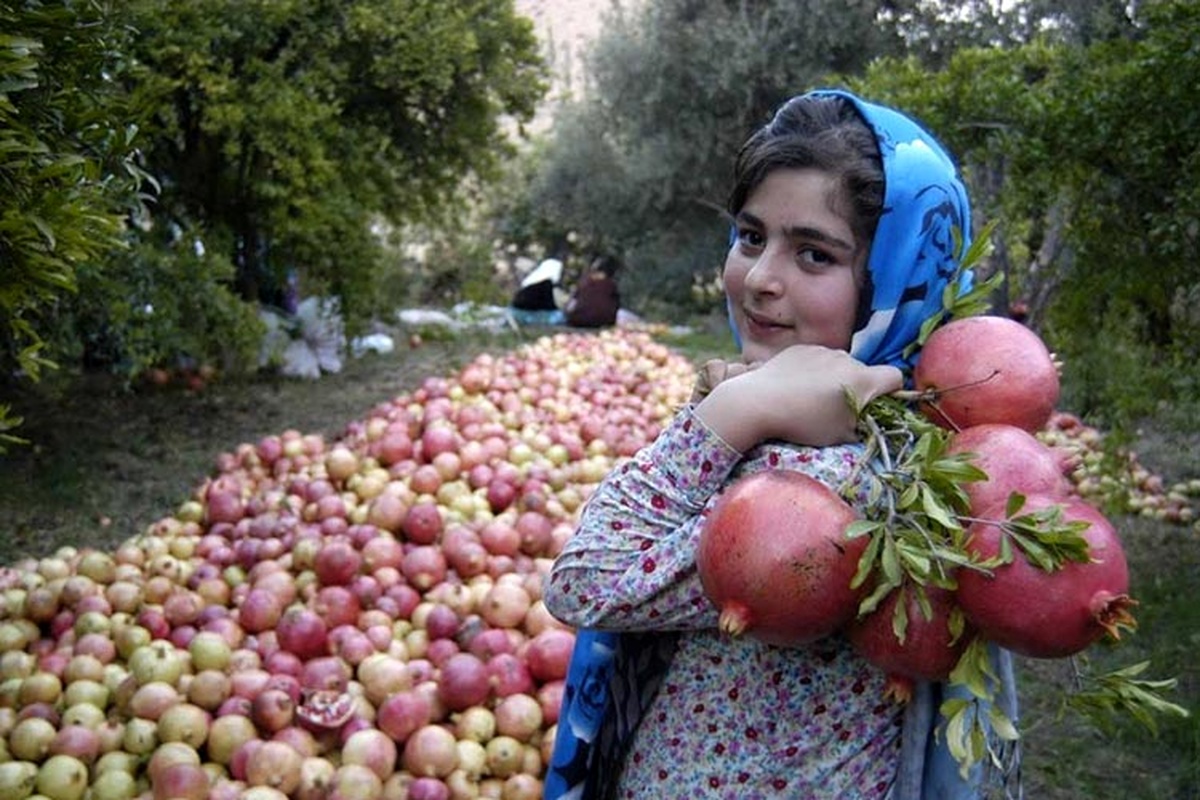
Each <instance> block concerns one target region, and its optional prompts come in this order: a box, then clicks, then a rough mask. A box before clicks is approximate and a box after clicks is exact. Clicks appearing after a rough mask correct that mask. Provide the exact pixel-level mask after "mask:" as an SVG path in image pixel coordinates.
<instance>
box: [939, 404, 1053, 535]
mask: <svg viewBox="0 0 1200 800" xmlns="http://www.w3.org/2000/svg"><path fill="white" fill-rule="evenodd" d="M947 453H951V454H953V453H973V454H974V456H975V457H974V459H973V460H972V463H973V464H974V465H975V466H977V467H979V468H980V469H981V470H983V471H984V472H986V473H987V476H988V477H987V479H986V480H982V481H969V482H967V483H965V484H963V491H965V492H966V494H967V498H968V500H969V502H970V506H971V510H972V511H974V512H976V513H978V512H980V511H983V510H984V509H987V508H990V507H992V506H995V505H998V504H1002V503H1004V502H1006V501H1007V500H1008V497H1009V495H1011V494H1012V493H1013V492H1020V493H1021V494H1023V495H1027V496H1028V495H1032V494H1043V495H1051V496H1054V497H1065V496H1067V495H1068V494H1070V492H1071V482H1070V481H1068V480H1067V478H1066V476H1065V475H1063V474H1062V470H1061V469H1060V466H1059V460H1058V456H1056V455H1055V454H1054V452H1053V451H1052V450H1051V449H1050V448H1049V447H1047V446H1046V445H1044V444H1042V443H1041V442H1040V441H1038V439H1037V437H1035V436H1034V435H1033V434H1031V433H1029V432H1028V431H1025V430H1023V429H1021V428H1018V427H1016V426H1014V425H1005V424H1001V423H991V424H985V425H975V426H973V427H970V428H965V429H963V430H961V431H958V432H957V433H955V434H954V435H953V436H951V437H950V443H949V446H948V447H947Z"/></svg>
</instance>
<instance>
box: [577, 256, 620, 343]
mask: <svg viewBox="0 0 1200 800" xmlns="http://www.w3.org/2000/svg"><path fill="white" fill-rule="evenodd" d="M619 268H620V262H619V261H617V259H615V258H613V257H612V256H600V257H599V258H597V259H596V260H595V261H593V262H592V266H591V269H590V270H588V273H587V274H586V275H584V276H583V278H581V279H580V281H579V285H578V286H576V287H575V292H574V294H572V295H571V299H570V301H568V303H567V307H566V309H565V311H566V318H567V324H568V325H570V326H571V327H574V328H606V327H609V326H611V325H615V324H616V322H617V311H618V309H620V307H621V293H620V291H619V290H618V288H617V279H616V275H617V270H618V269H619Z"/></svg>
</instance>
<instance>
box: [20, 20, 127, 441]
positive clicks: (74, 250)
mask: <svg viewBox="0 0 1200 800" xmlns="http://www.w3.org/2000/svg"><path fill="white" fill-rule="evenodd" d="M76 5H77V6H78V8H75V7H74V6H76ZM123 43H124V31H123V30H122V28H120V26H117V25H114V24H112V22H111V20H110V19H109V18H108V17H107V16H106V14H105V13H104V11H103V9H102V8H101V7H100V6H99V4H93V3H80V4H64V3H51V2H47V3H10V2H2V3H0V153H3V158H2V159H0V376H3V377H0V383H8V382H10V381H11V380H12V378H13V377H15V376H25V377H26V378H28V379H33V380H36V379H38V377H39V376H40V374H41V373H42V370H43V369H44V368H46V367H48V366H52V362H51V361H50V360H49V359H48V358H47V355H46V352H45V351H46V346H47V341H46V339H45V336H44V331H45V328H46V325H47V322H46V320H47V318H49V317H51V316H53V314H54V310H55V305H56V303H57V302H58V300H59V299H60V298H62V297H63V296H65V295H67V294H69V293H71V292H73V291H74V290H75V289H76V285H77V275H76V272H77V269H78V268H79V266H80V265H81V264H82V263H85V262H86V261H87V260H89V259H92V258H95V257H97V256H99V255H100V254H102V253H104V252H105V251H106V250H107V249H108V248H112V247H115V246H117V245H118V243H119V241H120V234H121V230H122V219H123V212H124V211H125V210H127V207H128V204H130V203H132V202H133V200H134V196H135V195H134V192H135V188H136V182H137V179H138V178H137V173H136V170H135V169H133V167H132V166H131V165H130V164H129V163H128V162H127V161H126V156H128V155H129V153H130V147H131V142H132V140H133V138H134V134H135V130H134V129H133V128H132V127H130V126H128V125H127V124H126V123H127V121H128V119H129V116H128V112H127V110H126V108H125V106H124V104H123V102H122V96H121V93H120V91H119V87H118V85H117V84H116V79H117V77H118V76H119V74H120V68H121V63H120V58H119V55H120V52H121V49H122V46H123ZM14 422H15V421H14V420H12V419H11V417H10V416H9V415H8V413H7V407H5V406H0V449H2V445H3V444H4V442H5V441H9V439H6V434H5V433H4V431H6V430H10V429H11V428H12V427H13V426H14Z"/></svg>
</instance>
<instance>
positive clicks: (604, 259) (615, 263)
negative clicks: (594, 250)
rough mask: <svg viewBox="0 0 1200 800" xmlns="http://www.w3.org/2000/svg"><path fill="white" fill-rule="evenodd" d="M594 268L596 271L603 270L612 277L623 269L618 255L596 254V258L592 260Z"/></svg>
mask: <svg viewBox="0 0 1200 800" xmlns="http://www.w3.org/2000/svg"><path fill="white" fill-rule="evenodd" d="M592 269H593V270H595V271H596V272H602V273H604V274H605V275H607V276H608V277H610V278H611V277H613V276H615V275H616V274H617V273H618V272H619V271H620V270H621V262H620V261H619V260H618V259H617V257H616V256H611V255H603V256H596V258H595V259H593V260H592Z"/></svg>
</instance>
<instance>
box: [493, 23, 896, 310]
mask: <svg viewBox="0 0 1200 800" xmlns="http://www.w3.org/2000/svg"><path fill="white" fill-rule="evenodd" d="M876 6H877V3H875V2H864V1H862V0H859V1H857V2H850V3H847V2H844V1H843V0H838V1H837V2H832V1H831V2H808V3H796V2H794V1H793V0H771V1H770V2H767V1H761V0H760V2H754V3H723V2H707V3H705V2H694V1H692V0H660V2H649V3H645V4H643V5H640V6H638V7H637V10H636V11H625V12H614V13H613V14H612V15H610V16H609V17H608V18H607V20H606V25H605V28H604V30H603V32H602V34H601V36H600V37H599V39H598V40H597V41H596V43H595V44H594V46H593V48H592V50H591V51H590V52H589V55H588V59H587V64H588V76H587V77H588V81H589V88H588V93H587V95H586V97H585V98H583V99H581V100H580V101H578V102H576V103H570V104H566V105H565V107H563V108H560V109H559V110H558V111H557V116H556V125H555V133H556V135H555V136H553V137H552V138H551V139H550V141H548V142H547V143H546V145H545V150H544V151H542V152H540V153H539V154H538V155H537V156H536V158H537V160H538V168H537V169H536V170H535V171H534V172H533V176H532V182H531V189H530V193H529V195H528V196H527V202H528V205H529V208H524V209H521V210H520V211H519V212H517V214H516V216H522V215H523V216H524V217H526V218H532V219H533V220H536V222H537V226H536V227H531V230H537V231H540V232H541V231H545V230H547V229H550V230H557V231H559V232H560V233H561V232H565V231H574V232H575V233H576V234H577V235H578V236H579V237H580V245H579V247H580V248H582V249H585V250H588V251H610V252H616V253H619V254H620V255H621V256H622V257H623V258H624V259H625V260H626V261H627V262H628V263H629V264H630V265H631V268H630V270H628V271H627V272H626V273H625V275H624V276H623V278H622V281H623V284H624V285H625V286H626V287H627V289H628V293H629V294H630V296H631V297H634V298H637V299H638V301H639V303H638V305H640V306H641V310H642V311H643V312H650V313H654V314H656V315H660V314H671V315H681V314H683V315H686V314H688V313H690V312H694V311H696V310H698V309H697V307H696V306H694V305H692V304H690V303H689V298H690V294H689V292H688V290H687V288H686V287H689V286H690V284H691V281H692V276H693V275H695V274H698V273H699V274H707V275H711V274H713V273H714V271H715V269H716V268H717V266H718V265H719V264H720V261H721V257H722V252H723V249H724V244H725V242H724V236H723V232H722V229H723V222H722V218H723V217H722V215H723V208H724V200H725V192H726V190H727V186H726V184H727V181H728V178H729V173H728V169H729V166H730V165H731V164H732V157H733V154H734V153H735V152H736V149H737V147H738V145H739V144H740V143H741V141H742V139H744V137H745V134H746V131H747V130H748V126H749V125H750V124H752V123H754V122H758V121H761V120H763V119H765V116H766V115H767V114H768V113H769V112H770V111H771V110H772V109H773V107H774V106H776V105H777V104H778V103H779V102H780V101H781V100H783V99H784V98H786V97H787V96H788V95H790V94H791V93H792V92H793V91H794V88H795V87H796V86H803V85H808V84H810V83H811V82H813V81H814V80H815V79H816V78H817V77H818V76H819V75H821V74H823V73H825V72H827V71H829V70H831V69H836V70H842V71H847V72H853V71H856V70H859V69H862V68H864V67H865V66H866V64H867V62H868V60H869V58H870V57H871V56H872V55H873V54H876V53H879V52H890V51H893V50H894V49H895V48H896V47H898V40H897V37H896V36H895V35H894V34H893V33H890V32H888V31H887V30H884V29H881V28H880V27H878V26H877V25H876V24H875V16H876V10H877V8H876ZM681 286H682V287H685V288H684V291H680V288H679V287H681ZM651 298H659V299H660V300H661V304H660V305H657V306H655V305H653V304H652V303H651Z"/></svg>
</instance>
